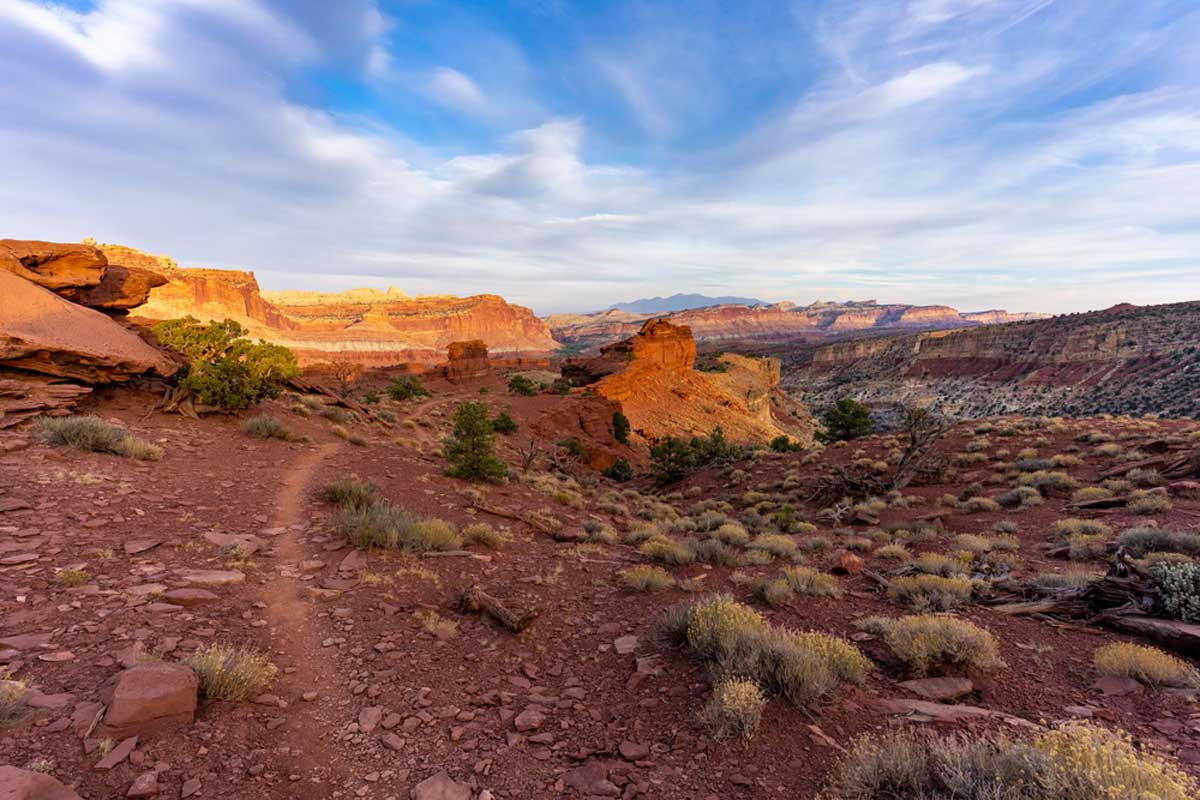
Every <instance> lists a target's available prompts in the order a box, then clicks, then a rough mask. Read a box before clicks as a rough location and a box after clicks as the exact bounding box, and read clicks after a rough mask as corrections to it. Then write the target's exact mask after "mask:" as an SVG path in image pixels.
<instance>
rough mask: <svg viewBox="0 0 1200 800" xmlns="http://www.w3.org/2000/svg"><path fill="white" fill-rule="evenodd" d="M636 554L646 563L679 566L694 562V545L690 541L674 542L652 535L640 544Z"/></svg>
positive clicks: (664, 537)
mask: <svg viewBox="0 0 1200 800" xmlns="http://www.w3.org/2000/svg"><path fill="white" fill-rule="evenodd" d="M638 552H639V553H641V554H642V557H643V558H645V559H646V560H648V561H660V562H662V563H663V564H671V565H673V566H679V565H682V564H691V563H693V562H695V560H696V543H695V542H694V541H692V540H690V539H684V540H683V541H675V540H674V539H671V538H669V537H666V536H662V535H654V536H651V537H650V538H649V539H647V540H646V541H644V542H642V544H641V546H640V547H638Z"/></svg>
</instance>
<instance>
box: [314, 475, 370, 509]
mask: <svg viewBox="0 0 1200 800" xmlns="http://www.w3.org/2000/svg"><path fill="white" fill-rule="evenodd" d="M377 491H379V487H377V486H376V485H375V484H373V483H371V482H370V481H364V480H361V479H359V478H357V477H354V476H351V477H348V478H338V479H337V480H335V481H334V482H333V483H331V484H329V485H328V486H326V487H325V488H324V489H322V490H321V499H322V500H324V501H326V502H329V503H334V504H336V505H338V506H341V507H342V508H362V507H365V506H369V505H371V504H372V503H374V502H375V493H376V492H377Z"/></svg>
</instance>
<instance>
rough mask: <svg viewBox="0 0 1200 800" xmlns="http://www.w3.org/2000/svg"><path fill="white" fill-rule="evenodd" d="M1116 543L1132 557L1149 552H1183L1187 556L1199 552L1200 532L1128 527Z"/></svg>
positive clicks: (1138, 556)
mask: <svg viewBox="0 0 1200 800" xmlns="http://www.w3.org/2000/svg"><path fill="white" fill-rule="evenodd" d="M1117 543H1118V544H1120V545H1121V547H1124V548H1125V549H1126V550H1128V551H1129V554H1130V555H1131V556H1133V557H1134V558H1141V557H1142V556H1144V555H1146V553H1149V552H1160V553H1184V554H1186V555H1189V556H1194V555H1196V554H1198V553H1200V534H1197V533H1184V532H1183V531H1171V530H1166V529H1164V528H1149V527H1144V528H1130V529H1129V530H1127V531H1125V532H1123V533H1122V534H1121V535H1120V537H1118V539H1117Z"/></svg>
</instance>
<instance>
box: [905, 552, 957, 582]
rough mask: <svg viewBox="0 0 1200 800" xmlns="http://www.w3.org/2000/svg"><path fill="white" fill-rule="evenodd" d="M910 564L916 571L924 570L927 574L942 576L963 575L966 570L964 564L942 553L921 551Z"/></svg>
mask: <svg viewBox="0 0 1200 800" xmlns="http://www.w3.org/2000/svg"><path fill="white" fill-rule="evenodd" d="M912 566H913V568H914V569H916V570H917V571H918V572H924V573H925V574H927V575H941V576H942V577H944V578H949V577H951V576H954V575H963V574H965V573H966V571H967V565H966V564H964V563H963V562H962V561H960V560H959V559H957V558H953V557H952V556H948V555H945V554H943V553H921V554H920V555H918V556H917V557H916V558H915V559H913V562H912Z"/></svg>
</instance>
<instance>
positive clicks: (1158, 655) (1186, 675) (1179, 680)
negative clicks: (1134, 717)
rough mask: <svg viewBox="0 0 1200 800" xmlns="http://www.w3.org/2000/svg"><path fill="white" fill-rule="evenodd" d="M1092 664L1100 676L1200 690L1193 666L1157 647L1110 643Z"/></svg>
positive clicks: (1096, 656) (1196, 673)
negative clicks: (1113, 676)
mask: <svg viewBox="0 0 1200 800" xmlns="http://www.w3.org/2000/svg"><path fill="white" fill-rule="evenodd" d="M1092 662H1093V663H1094V664H1095V666H1096V671H1097V672H1099V673H1100V674H1101V675H1116V676H1119V677H1122V678H1133V679H1134V680H1136V681H1138V682H1139V683H1144V684H1146V685H1147V686H1155V687H1157V686H1169V687H1173V688H1179V689H1200V672H1198V671H1197V670H1196V668H1195V667H1193V666H1192V665H1191V664H1189V663H1187V662H1186V661H1184V660H1182V659H1179V658H1176V657H1175V656H1173V655H1170V654H1169V653H1164V652H1163V651H1162V650H1159V649H1158V648H1156V647H1146V646H1144V645H1140V644H1130V643H1128V642H1113V643H1112V644H1106V645H1104V646H1103V647H1100V648H1099V649H1097V650H1096V653H1095V655H1094V656H1093V657H1092Z"/></svg>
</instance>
